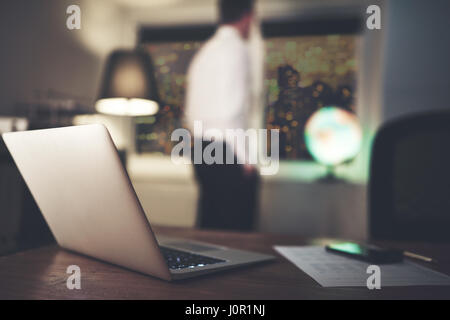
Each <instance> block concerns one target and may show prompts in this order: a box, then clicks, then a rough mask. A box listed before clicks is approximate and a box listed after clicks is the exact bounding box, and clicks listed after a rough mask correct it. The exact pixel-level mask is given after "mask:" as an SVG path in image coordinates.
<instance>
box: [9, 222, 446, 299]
mask: <svg viewBox="0 0 450 320" xmlns="http://www.w3.org/2000/svg"><path fill="white" fill-rule="evenodd" d="M155 231H156V233H158V234H164V235H171V236H176V237H185V238H190V239H196V240H200V241H206V242H212V243H217V244H220V245H226V246H230V247H236V248H242V249H248V250H255V251H259V252H265V253H270V254H273V255H276V256H277V260H276V261H274V262H270V263H264V264H260V265H254V266H248V267H244V268H240V269H235V270H229V271H224V272H220V273H216V274H211V275H206V276H202V277H198V278H194V279H188V280H183V281H180V282H172V283H169V282H165V281H162V280H159V279H156V278H152V277H149V276H145V275H142V274H139V273H136V272H132V271H128V270H125V269H122V268H120V267H116V266H113V265H110V264H107V263H103V262H100V261H97V260H94V259H90V258H88V257H85V256H82V255H78V254H74V253H71V252H68V251H65V250H62V249H60V248H58V247H57V246H49V247H43V248H39V249H34V250H29V251H24V252H20V253H16V254H13V255H10V256H4V257H0V288H1V289H0V299H409V298H414V299H417V298H419V299H420V298H423V299H450V287H390V288H388V287H386V288H382V289H381V290H368V289H367V288H322V287H321V286H320V285H319V284H317V283H316V282H315V281H314V280H313V279H311V278H310V277H309V276H308V275H307V274H305V273H304V272H302V271H301V270H299V269H298V268H296V267H295V266H294V265H293V264H291V263H290V262H288V261H287V260H286V259H284V258H283V257H281V256H280V255H278V254H277V253H276V252H275V251H274V250H273V249H272V246H273V245H275V244H276V245H301V244H305V243H306V242H305V241H304V239H302V238H300V237H291V236H281V235H271V234H263V233H237V232H216V231H200V230H192V229H179V228H167V227H157V228H155ZM396 245H399V246H402V247H403V248H405V249H409V250H411V251H416V252H420V253H422V254H426V255H430V256H432V257H434V258H436V259H438V260H439V265H437V266H435V267H434V268H435V269H436V270H438V271H441V272H444V273H447V274H450V255H449V254H448V253H449V252H450V244H446V245H442V244H439V245H430V244H428V245H427V244H396ZM72 264H75V265H78V266H80V268H81V274H82V278H81V286H82V289H81V290H68V289H67V288H66V280H67V277H68V274H66V268H67V266H69V265H72Z"/></svg>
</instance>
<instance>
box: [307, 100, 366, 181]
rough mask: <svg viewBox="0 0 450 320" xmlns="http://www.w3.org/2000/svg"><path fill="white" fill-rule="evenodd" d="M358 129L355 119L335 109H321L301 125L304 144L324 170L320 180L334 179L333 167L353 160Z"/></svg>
mask: <svg viewBox="0 0 450 320" xmlns="http://www.w3.org/2000/svg"><path fill="white" fill-rule="evenodd" d="M361 142H362V130H361V127H360V125H359V121H358V118H357V117H356V116H355V115H354V114H352V113H350V112H348V111H346V110H344V109H342V108H339V107H335V106H331V107H323V108H321V109H319V110H317V111H316V112H314V113H313V114H312V116H311V117H310V118H309V119H308V121H307V122H306V125H305V144H306V147H307V149H308V151H309V152H310V153H311V155H312V157H313V158H314V160H316V161H317V162H318V163H321V164H323V165H324V166H326V168H327V176H326V177H325V178H324V179H323V180H329V181H331V180H336V177H335V176H334V168H335V167H336V166H337V165H339V164H342V163H344V162H348V161H350V160H352V159H353V158H355V157H356V155H357V154H358V153H359V151H360V149H361Z"/></svg>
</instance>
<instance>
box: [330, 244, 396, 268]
mask: <svg viewBox="0 0 450 320" xmlns="http://www.w3.org/2000/svg"><path fill="white" fill-rule="evenodd" d="M325 249H326V250H327V251H328V252H332V253H336V254H339V255H343V256H346V257H349V258H354V259H358V260H362V261H365V262H369V263H374V264H383V263H396V262H401V261H402V260H403V251H402V250H398V249H386V248H380V247H377V246H373V245H362V244H358V243H354V242H340V243H334V244H330V245H327V246H326V247H325Z"/></svg>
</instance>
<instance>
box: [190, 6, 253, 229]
mask: <svg viewBox="0 0 450 320" xmlns="http://www.w3.org/2000/svg"><path fill="white" fill-rule="evenodd" d="M253 4H254V1H253V0H219V15H220V25H219V27H218V29H217V31H216V32H215V34H214V35H213V37H212V38H211V39H209V40H208V41H207V42H206V43H205V44H204V45H203V47H202V48H201V49H200V50H199V51H198V53H197V54H196V55H195V57H194V58H193V60H192V63H191V65H190V67H189V71H188V88H187V100H186V111H185V118H186V119H185V120H186V124H187V126H188V128H189V129H191V132H193V133H194V139H196V140H201V141H202V145H203V147H205V146H207V145H208V144H209V142H208V141H207V142H204V139H203V137H201V136H195V134H196V133H195V131H194V130H193V129H194V121H201V122H202V126H203V132H205V131H206V130H208V129H218V130H220V131H222V132H223V136H224V137H225V130H226V129H243V130H246V129H247V128H248V121H249V110H250V90H251V87H250V69H249V68H250V61H249V54H248V49H247V44H246V41H247V39H248V37H249V33H250V27H251V24H252V19H253ZM222 142H223V144H224V158H225V155H226V154H227V153H228V152H232V153H234V156H235V161H234V164H226V161H225V159H224V161H223V164H210V165H209V164H205V163H202V164H194V170H195V175H196V178H197V181H198V183H199V187H200V199H199V206H198V225H199V227H201V228H210V229H235V230H251V229H252V228H253V227H254V223H255V218H256V213H257V212H256V209H257V189H258V180H259V175H258V172H257V170H256V168H255V167H254V166H252V165H250V164H248V163H247V162H248V161H246V154H247V151H246V148H245V145H244V146H242V145H241V144H239V143H227V141H226V138H224V140H223V141H222ZM225 148H227V150H226V151H225ZM238 159H240V163H244V164H237V162H238V161H237V160H238Z"/></svg>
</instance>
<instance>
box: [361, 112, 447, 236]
mask: <svg viewBox="0 0 450 320" xmlns="http://www.w3.org/2000/svg"><path fill="white" fill-rule="evenodd" d="M369 236H370V238H371V239H373V240H388V239H389V240H410V241H411V240H412V241H414V240H418V241H450V112H448V111H442V112H432V113H420V114H415V115H411V116H407V117H404V118H401V119H399V120H395V121H392V122H390V123H387V124H386V125H384V126H383V127H382V128H381V129H380V130H379V132H378V133H377V135H376V137H375V141H374V145H373V148H372V159H371V167H370V182H369Z"/></svg>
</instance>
